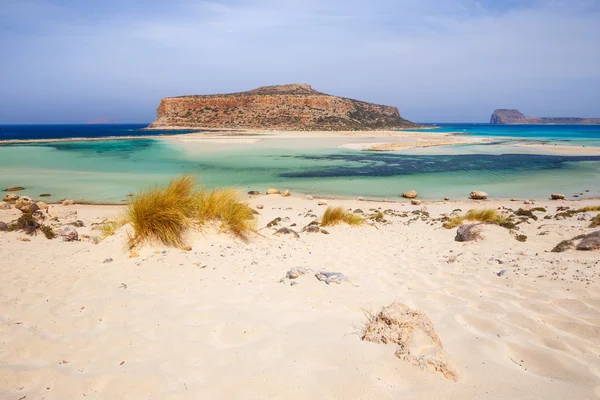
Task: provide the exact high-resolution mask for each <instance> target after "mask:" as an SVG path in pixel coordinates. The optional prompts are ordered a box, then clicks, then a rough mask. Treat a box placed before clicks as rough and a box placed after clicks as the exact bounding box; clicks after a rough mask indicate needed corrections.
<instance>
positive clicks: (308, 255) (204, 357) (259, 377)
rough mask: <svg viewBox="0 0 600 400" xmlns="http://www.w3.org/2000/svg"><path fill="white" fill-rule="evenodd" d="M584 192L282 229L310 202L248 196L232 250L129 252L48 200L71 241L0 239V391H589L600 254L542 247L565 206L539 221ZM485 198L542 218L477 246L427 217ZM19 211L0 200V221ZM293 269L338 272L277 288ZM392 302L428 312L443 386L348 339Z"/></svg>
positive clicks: (574, 222) (223, 241) (597, 345)
mask: <svg viewBox="0 0 600 400" xmlns="http://www.w3.org/2000/svg"><path fill="white" fill-rule="evenodd" d="M597 203H598V201H595V202H594V201H583V202H567V201H556V202H551V201H540V202H536V204H535V206H526V205H523V204H522V202H508V201H504V202H497V201H486V202H479V203H478V202H474V201H467V200H465V201H459V202H445V203H424V204H423V205H421V206H412V205H409V204H408V203H406V202H403V203H375V202H359V201H354V200H329V204H330V205H343V206H345V207H347V208H349V209H355V208H360V209H362V210H364V212H365V213H368V212H369V211H368V210H369V209H378V208H381V209H382V210H388V209H391V210H395V211H396V213H403V212H406V213H408V216H407V217H402V216H389V215H386V218H387V219H388V220H389V223H387V224H385V223H375V224H373V225H364V226H361V227H348V226H337V227H332V228H327V230H328V231H329V232H330V234H329V235H324V234H320V233H313V234H311V233H302V232H300V238H299V239H295V238H293V237H287V236H284V237H278V236H273V232H274V229H273V228H264V227H265V225H266V224H267V223H268V222H269V221H271V220H272V219H274V218H275V217H281V218H283V219H284V222H282V223H281V225H282V226H291V225H292V224H294V223H295V224H297V226H296V227H292V229H296V230H298V231H301V230H302V227H303V226H305V225H306V224H308V223H309V222H310V221H312V220H313V218H312V217H307V216H306V214H311V212H310V211H309V210H312V212H314V214H315V215H317V216H320V215H321V214H322V212H323V211H324V208H325V207H320V206H318V205H317V201H316V200H312V201H310V200H306V199H304V198H297V197H290V198H283V197H280V196H259V197H257V198H254V199H252V200H251V204H252V205H257V204H261V205H264V209H262V210H260V215H259V216H258V218H259V220H258V227H259V228H263V229H260V235H257V236H254V237H252V238H251V240H250V242H249V243H243V242H241V241H239V240H237V239H234V238H232V237H230V236H228V235H225V234H218V233H217V232H216V231H215V230H208V231H206V232H204V233H203V234H199V233H197V234H194V235H193V236H192V237H191V238H190V243H191V245H192V248H193V249H192V251H190V252H184V251H181V250H176V249H168V248H164V247H161V246H157V247H145V248H143V249H142V250H141V251H140V256H139V257H137V258H130V257H129V252H128V251H126V250H125V240H126V238H125V232H124V230H120V231H119V232H118V233H117V234H116V235H115V236H111V237H108V238H107V239H105V240H103V241H101V242H100V243H99V244H94V243H93V242H92V238H93V237H94V236H99V235H100V233H99V231H96V230H92V229H91V224H92V223H94V222H96V223H97V222H102V221H104V220H105V219H106V218H110V217H112V216H114V215H116V214H117V213H118V212H119V210H120V208H119V207H117V206H88V205H85V206H84V205H75V206H61V205H51V206H50V210H49V213H50V215H52V216H57V217H58V218H59V219H60V220H61V221H63V222H67V221H68V220H73V219H80V220H82V221H83V222H84V223H85V227H83V228H77V230H78V231H79V235H80V239H81V240H80V241H77V242H72V243H67V242H62V241H60V239H55V240H47V239H45V238H44V237H43V235H38V236H34V237H31V238H30V239H31V241H29V242H26V241H21V240H19V239H20V238H25V237H26V236H25V235H23V234H21V233H16V232H0V259H1V260H2V262H1V266H0V279H1V281H2V290H1V291H0V316H1V319H2V321H1V324H0V341H1V343H2V346H0V398H2V399H27V400H29V399H42V398H44V399H77V398H82V399H83V398H85V399H109V398H112V399H116V398H119V399H198V398H206V399H211V398H219V399H237V398H245V399H263V398H286V399H306V398H319V399H347V398H353V399H397V398H419V399H473V398H489V399H517V398H518V399H540V398H543V399H565V398H573V399H593V398H598V397H600V383H599V382H600V362H599V359H598V355H599V353H600V257H598V254H599V253H598V252H582V251H575V250H570V251H567V252H564V253H551V252H549V251H550V250H551V249H552V248H553V247H554V246H555V245H556V244H557V243H558V242H560V241H562V240H564V239H569V238H571V237H573V236H576V235H579V234H581V233H587V232H591V231H592V229H590V228H588V227H587V226H588V225H589V221H579V220H578V219H577V217H573V218H569V219H565V220H555V219H543V216H544V215H554V214H555V210H556V207H558V206H565V205H568V206H572V207H581V206H584V205H591V204H597ZM484 206H485V207H499V206H506V207H511V208H513V209H515V210H516V209H517V208H519V207H524V208H527V207H539V206H542V207H547V209H548V211H547V213H540V212H536V214H537V215H538V216H539V217H540V218H539V219H538V221H532V220H530V223H523V224H521V225H520V231H521V233H523V234H525V235H527V237H528V239H527V241H526V242H519V241H517V240H515V239H514V238H513V237H512V236H511V235H510V234H509V233H508V231H507V230H505V229H504V228H499V227H490V228H489V229H486V231H485V239H484V240H482V241H478V242H470V243H459V242H455V241H454V236H455V233H456V229H452V230H447V229H445V228H442V227H441V223H440V222H433V221H432V219H433V218H437V217H438V216H439V214H440V213H448V212H451V211H452V210H454V209H457V208H460V209H462V210H463V211H467V210H468V209H471V208H482V207H484ZM415 210H426V211H427V212H429V213H430V215H431V218H427V217H425V218H424V219H425V220H421V216H420V215H415V214H411V212H412V211H415ZM73 211H76V212H77V215H73V214H71V213H72V212H73ZM69 214H71V215H70V216H69ZM18 215H20V212H19V211H18V210H15V209H11V210H0V221H5V222H7V221H10V220H13V219H15V218H16V217H18ZM287 218H289V220H288V219H287ZM85 235H89V236H90V238H87V237H86V236H85ZM27 238H29V237H27ZM110 259H112V260H110ZM294 267H310V268H312V269H314V270H317V271H318V270H326V271H335V272H341V273H343V274H345V275H346V276H347V277H348V278H349V280H350V282H346V283H342V284H339V285H337V284H331V285H326V284H325V283H323V282H320V281H318V280H317V279H315V277H314V276H312V275H305V276H301V277H299V278H298V279H297V280H295V282H297V284H295V285H291V281H290V280H284V282H283V283H281V282H280V280H281V278H282V277H284V276H285V274H286V271H288V270H289V269H291V268H294ZM503 270H504V273H503V275H502V276H498V273H500V272H501V271H503ZM394 301H399V302H401V303H404V304H406V305H408V306H410V307H411V308H415V309H419V310H421V311H422V312H424V313H425V314H426V315H427V316H428V317H429V318H430V319H431V321H432V322H433V324H434V326H435V329H436V331H437V333H438V335H439V337H440V338H441V340H442V342H443V344H444V346H445V349H446V351H447V353H448V354H449V356H450V359H451V360H452V363H453V364H454V366H455V367H456V369H457V370H458V372H459V374H460V378H459V380H458V382H453V381H451V380H448V379H446V378H445V377H444V376H443V375H442V374H440V373H429V372H425V371H422V370H420V369H419V368H417V367H415V366H413V365H411V364H409V363H407V362H405V361H402V360H400V359H398V358H396V357H395V356H394V351H395V347H394V345H382V344H374V343H368V342H363V341H361V340H360V334H359V332H360V330H361V326H362V324H363V323H364V322H365V316H364V311H365V310H371V311H377V310H379V309H380V308H381V307H382V306H386V305H389V304H390V303H392V302H394Z"/></svg>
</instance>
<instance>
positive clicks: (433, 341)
mask: <svg viewBox="0 0 600 400" xmlns="http://www.w3.org/2000/svg"><path fill="white" fill-rule="evenodd" d="M363 332H364V333H363V335H362V337H361V339H362V340H365V341H368V342H373V343H382V344H392V345H396V346H397V347H396V352H395V355H396V357H398V358H399V359H401V360H403V361H407V362H409V363H411V364H413V365H415V366H418V367H419V368H421V369H422V370H424V371H429V372H441V373H442V374H444V376H445V377H446V378H448V379H451V380H453V381H457V380H458V372H457V371H456V369H455V368H454V366H452V364H451V362H450V357H449V356H448V354H447V353H446V351H445V350H444V346H443V345H442V341H441V340H440V338H439V336H438V335H437V333H436V332H435V329H434V327H433V323H432V322H431V320H430V319H429V318H428V317H427V316H426V315H425V314H423V313H422V312H421V311H419V310H412V309H410V308H409V307H407V306H406V305H404V304H401V303H398V302H394V303H392V304H391V305H389V306H387V307H383V308H382V309H381V311H379V312H378V313H377V314H375V315H369V316H368V321H367V323H366V325H365V327H364V331H363Z"/></svg>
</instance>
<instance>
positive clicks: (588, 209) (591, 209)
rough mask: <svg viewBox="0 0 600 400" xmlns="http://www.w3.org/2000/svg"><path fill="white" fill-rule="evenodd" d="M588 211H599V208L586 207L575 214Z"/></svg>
mask: <svg viewBox="0 0 600 400" xmlns="http://www.w3.org/2000/svg"><path fill="white" fill-rule="evenodd" d="M590 211H600V206H587V207H583V208H580V209H579V210H577V212H590Z"/></svg>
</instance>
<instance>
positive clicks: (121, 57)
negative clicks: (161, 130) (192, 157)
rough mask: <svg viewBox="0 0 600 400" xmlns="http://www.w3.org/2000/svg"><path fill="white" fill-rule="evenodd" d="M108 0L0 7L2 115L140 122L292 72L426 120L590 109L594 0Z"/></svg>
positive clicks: (595, 67) (595, 75) (594, 79)
mask: <svg viewBox="0 0 600 400" xmlns="http://www.w3.org/2000/svg"><path fill="white" fill-rule="evenodd" d="M103 4H104V7H105V9H103V10H102V12H96V13H92V12H90V11H89V10H87V9H86V8H85V7H83V6H79V8H73V7H70V8H69V7H65V6H62V7H58V6H55V5H53V4H52V3H50V2H47V1H35V0H23V1H18V2H17V1H10V2H9V4H8V7H3V8H1V10H0V23H2V25H3V26H7V27H8V28H6V29H2V28H0V38H2V39H7V40H2V41H0V51H2V53H3V54H6V55H7V57H6V60H7V61H6V62H5V63H3V64H2V65H0V73H2V76H10V77H11V79H10V80H9V83H8V85H5V86H4V88H3V89H0V90H3V91H6V94H7V97H4V96H2V97H3V98H4V99H7V98H12V99H17V100H18V101H16V102H12V103H11V102H9V101H7V100H0V109H2V110H3V111H1V112H2V114H0V122H26V121H24V118H27V117H30V116H31V112H30V110H24V109H23V108H22V107H21V104H23V103H27V102H31V104H32V105H34V108H35V109H36V113H38V115H39V118H41V119H44V118H45V119H52V118H54V119H57V121H54V122H59V121H58V119H60V120H61V121H63V120H64V121H67V120H73V121H74V120H75V119H74V118H79V119H80V120H86V119H91V118H93V117H95V116H97V115H102V116H104V115H109V116H111V117H112V118H113V119H115V120H145V121H148V120H150V119H152V117H153V114H154V109H155V106H156V105H157V104H158V100H159V99H160V97H163V96H169V95H178V94H185V93H206V92H223V91H236V90H245V89H250V88H252V87H254V86H257V85H261V84H274V83H288V82H309V83H312V84H313V86H315V87H316V88H317V89H320V90H323V91H327V92H331V93H333V94H339V95H344V96H351V97H359V98H363V99H366V100H370V101H376V102H381V103H388V104H393V105H397V106H399V108H400V110H401V112H402V113H403V114H404V115H405V116H407V117H409V118H412V119H415V120H423V121H424V120H430V121H431V120H442V119H445V120H484V119H486V118H487V116H488V114H489V113H490V112H491V111H492V110H493V109H494V108H496V107H519V108H523V111H525V112H528V113H531V114H535V113H542V114H548V113H550V112H560V113H561V114H564V115H568V114H573V113H575V114H578V115H590V116H592V114H594V113H595V112H597V111H598V110H599V107H598V106H599V104H600V98H599V97H598V96H599V95H598V94H597V93H598V92H599V91H600V83H599V82H600V79H599V78H600V68H599V67H600V54H599V53H598V51H597V43H596V40H597V39H596V38H597V37H600V26H599V24H598V23H597V21H598V20H599V17H600V10H598V7H596V3H595V2H593V1H587V0H572V1H569V2H565V1H553V0H545V1H541V0H537V1H536V0H532V1H530V2H523V1H520V2H514V4H513V5H511V4H510V2H496V1H491V0H486V1H475V0H422V1H417V0H372V1H370V2H365V1H362V0H360V1H359V0H346V1H343V0H332V1H327V2H324V1H318V0H286V1H281V0H244V1H226V2H217V1H203V2H198V1H184V0H179V1H173V2H169V4H168V7H165V5H166V3H164V2H162V3H161V7H160V8H157V7H155V8H152V2H150V3H148V6H147V7H146V8H144V11H143V12H139V13H138V12H136V9H135V8H130V9H123V8H119V7H117V6H116V5H115V4H116V3H115V4H112V2H111V1H107V2H105V3H103ZM142 4H146V3H140V7H141V5H142ZM140 10H141V9H140ZM43 15H46V16H47V18H41V17H42V16H43ZM4 22H8V24H4ZM49 100H52V101H49ZM65 109H68V110H69V111H68V112H66V111H65ZM100 111H102V112H100ZM80 115H81V118H80V117H79V116H80ZM548 115H549V114H548Z"/></svg>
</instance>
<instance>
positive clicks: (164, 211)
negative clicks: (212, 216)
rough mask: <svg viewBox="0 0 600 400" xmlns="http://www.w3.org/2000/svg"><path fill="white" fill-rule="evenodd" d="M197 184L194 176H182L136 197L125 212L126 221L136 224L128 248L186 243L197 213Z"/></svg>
mask: <svg viewBox="0 0 600 400" xmlns="http://www.w3.org/2000/svg"><path fill="white" fill-rule="evenodd" d="M194 186H195V183H194V180H193V179H192V178H191V177H181V178H176V179H174V180H172V181H171V183H169V185H168V186H166V187H154V188H152V189H148V190H145V191H143V192H141V193H139V194H138V195H136V196H134V197H133V199H132V200H131V201H130V202H129V204H128V205H127V210H126V213H125V217H126V221H127V222H130V223H131V225H132V226H133V234H130V236H129V247H130V248H133V247H136V246H139V245H141V244H142V243H144V242H159V243H162V244H164V245H167V246H172V247H178V248H181V247H183V246H185V240H184V235H185V233H186V232H187V230H188V229H189V228H190V226H191V224H192V216H193V212H194V204H195V203H194Z"/></svg>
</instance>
